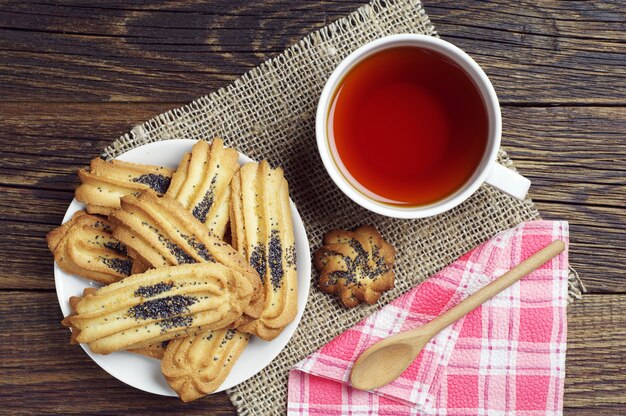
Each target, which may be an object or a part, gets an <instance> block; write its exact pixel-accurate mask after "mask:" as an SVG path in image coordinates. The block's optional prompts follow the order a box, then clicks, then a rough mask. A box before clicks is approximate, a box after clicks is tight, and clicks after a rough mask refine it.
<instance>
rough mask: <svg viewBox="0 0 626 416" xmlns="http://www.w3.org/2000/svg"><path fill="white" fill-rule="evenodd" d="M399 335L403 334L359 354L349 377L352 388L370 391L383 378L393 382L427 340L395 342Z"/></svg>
mask: <svg viewBox="0 0 626 416" xmlns="http://www.w3.org/2000/svg"><path fill="white" fill-rule="evenodd" d="M401 335H404V334H398V335H395V336H393V337H390V338H387V339H385V340H384V343H383V342H381V343H379V344H380V345H379V344H377V346H378V347H379V348H376V349H374V348H370V349H368V350H367V351H366V352H365V353H363V354H361V356H360V357H359V359H358V360H357V361H356V363H355V364H354V367H353V369H352V373H351V375H350V381H351V383H352V385H353V386H354V387H356V388H357V389H359V390H372V389H375V388H376V387H377V385H378V383H380V380H382V379H383V378H384V379H386V380H387V379H388V380H389V381H388V382H391V381H393V380H395V379H396V378H398V377H399V376H400V374H402V373H403V372H404V370H406V369H407V368H408V367H409V365H411V363H412V362H413V358H414V357H417V355H419V353H420V351H421V350H422V348H424V346H425V345H426V344H427V343H428V339H425V340H423V342H419V341H418V342H415V343H411V342H401V341H398V340H396V337H399V336H401ZM385 384H386V383H385Z"/></svg>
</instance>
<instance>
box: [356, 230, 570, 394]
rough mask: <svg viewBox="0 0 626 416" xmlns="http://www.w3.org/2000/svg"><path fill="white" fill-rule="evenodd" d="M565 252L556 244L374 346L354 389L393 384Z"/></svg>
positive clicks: (365, 356) (360, 365)
mask: <svg viewBox="0 0 626 416" xmlns="http://www.w3.org/2000/svg"><path fill="white" fill-rule="evenodd" d="M563 250H565V243H563V241H560V240H557V241H554V242H552V243H550V244H549V245H548V246H546V247H545V248H543V249H541V250H539V251H538V252H537V253H535V254H533V255H532V256H530V257H529V258H527V259H526V260H524V261H523V262H521V263H520V264H518V265H517V266H515V267H514V268H513V269H511V270H509V271H508V272H506V273H505V274H503V275H502V276H500V277H499V278H498V279H496V280H494V281H493V282H491V283H489V284H488V285H487V286H485V287H483V288H482V289H480V290H479V291H477V292H476V293H473V294H472V295H470V296H468V297H467V298H466V299H465V300H463V301H462V302H460V303H459V304H457V305H456V306H454V307H453V308H451V309H449V310H448V311H447V312H445V313H443V314H442V315H439V316H438V317H437V318H435V319H433V320H432V321H430V322H428V323H427V324H424V325H422V326H420V327H418V328H414V329H411V330H409V331H406V332H401V333H399V334H396V335H393V336H391V337H389V338H386V339H384V340H382V341H379V342H377V343H376V344H374V345H372V346H371V347H370V348H368V349H367V350H366V351H365V352H364V353H363V354H361V356H360V357H359V359H358V360H356V362H355V363H354V366H353V367H352V372H351V374H350V382H351V383H352V386H353V387H355V388H357V389H360V390H373V389H376V388H378V387H382V386H384V385H386V384H388V383H391V382H392V381H393V380H395V379H396V378H398V376H400V374H402V373H403V372H404V370H406V369H407V367H408V366H409V365H410V364H411V363H412V362H413V360H415V358H416V357H417V356H418V355H419V353H420V352H421V351H422V348H424V346H425V345H426V344H427V343H428V341H430V340H431V339H432V338H433V337H434V336H435V335H437V334H438V333H439V332H441V331H442V330H443V329H445V328H446V327H447V326H448V325H451V324H452V323H454V322H456V321H457V320H458V319H459V318H461V317H463V316H465V315H467V314H468V313H470V312H471V311H473V310H474V309H476V308H477V307H479V306H480V305H482V304H483V303H485V302H486V301H488V300H489V299H491V298H492V297H494V296H495V295H497V294H498V293H500V292H502V291H503V290H504V289H506V288H507V287H509V286H511V285H512V284H513V283H515V282H517V281H518V280H520V279H521V278H522V277H524V276H526V275H527V274H528V273H530V272H532V271H533V270H535V269H536V268H538V267H539V266H541V265H542V264H544V263H546V262H547V261H548V260H550V259H552V258H554V257H556V256H557V255H559V254H560V253H561V252H562V251H563Z"/></svg>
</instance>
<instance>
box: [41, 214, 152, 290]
mask: <svg viewBox="0 0 626 416" xmlns="http://www.w3.org/2000/svg"><path fill="white" fill-rule="evenodd" d="M111 227H112V225H111V223H110V222H109V221H107V220H106V219H104V218H102V217H99V216H96V215H90V214H87V213H86V212H85V211H78V212H77V213H76V214H75V215H74V217H72V219H71V220H69V221H67V222H66V223H65V224H63V225H61V226H59V227H57V228H55V229H54V230H52V231H50V232H49V233H48V235H47V236H46V240H47V242H48V248H49V249H50V251H51V252H52V254H54V259H55V261H56V262H57V264H58V265H59V267H60V268H61V269H63V270H64V271H65V272H67V273H71V274H75V275H78V276H81V277H84V278H86V279H90V280H94V281H96V282H100V283H104V284H108V283H112V282H116V281H118V280H121V279H123V278H125V277H127V276H129V275H131V274H134V273H141V272H143V271H145V270H146V269H147V267H148V266H146V265H145V264H144V263H142V262H141V261H140V260H135V259H132V258H131V257H130V256H129V255H128V251H127V247H126V246H125V245H124V244H123V243H121V242H120V241H119V240H118V239H116V238H114V237H113V235H111V231H112V230H111Z"/></svg>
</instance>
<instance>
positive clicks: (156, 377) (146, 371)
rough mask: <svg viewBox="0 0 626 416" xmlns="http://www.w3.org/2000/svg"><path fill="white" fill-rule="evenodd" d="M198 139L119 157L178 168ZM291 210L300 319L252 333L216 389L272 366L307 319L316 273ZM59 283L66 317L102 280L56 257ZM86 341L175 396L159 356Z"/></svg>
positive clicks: (154, 389) (115, 371) (77, 205)
mask: <svg viewBox="0 0 626 416" xmlns="http://www.w3.org/2000/svg"><path fill="white" fill-rule="evenodd" d="M194 143H196V140H166V141H161V142H156V143H149V144H146V145H143V146H140V147H137V148H135V149H133V150H130V151H128V152H126V153H124V154H123V155H121V156H120V157H119V158H118V159H120V160H124V161H128V162H136V163H145V164H152V165H160V166H167V167H170V168H176V167H177V166H178V162H179V161H180V160H181V158H182V157H183V154H184V153H186V152H190V151H191V147H192V146H193V145H194ZM251 161H252V160H251V159H250V158H248V157H247V156H244V155H242V154H241V153H240V154H239V163H240V164H243V163H246V162H251ZM83 208H84V205H83V204H82V203H81V202H78V201H77V200H75V199H74V200H73V201H72V203H71V204H70V206H69V208H68V209H67V212H66V213H65V217H64V218H63V222H66V221H68V220H69V219H70V218H71V217H72V215H74V213H75V212H76V211H78V210H81V209H83ZM291 213H292V216H293V223H294V224H293V225H294V234H295V242H296V254H297V257H298V314H297V315H296V319H295V320H294V321H293V322H292V323H290V324H289V325H287V327H286V328H285V329H284V330H283V332H282V333H281V334H280V335H279V336H278V337H277V338H276V339H274V340H272V341H270V342H267V341H263V340H261V339H259V338H256V337H252V338H251V339H250V343H249V344H248V346H247V347H246V349H245V350H244V351H243V353H242V354H241V356H240V357H239V359H238V360H237V362H236V363H235V365H234V366H233V369H232V371H231V372H230V374H229V375H228V377H226V380H224V382H223V383H222V385H221V386H220V388H218V389H217V390H216V391H215V392H219V391H222V390H225V389H228V388H231V387H233V386H235V385H237V384H239V383H241V382H243V381H245V380H247V379H249V378H250V377H252V376H253V375H255V374H256V373H258V372H259V371H261V370H262V369H263V368H264V367H265V366H267V365H268V364H269V363H270V362H271V361H272V360H273V359H274V358H275V357H276V356H277V355H278V353H280V351H281V350H282V349H283V348H284V347H285V345H287V342H289V339H290V338H291V336H292V335H293V333H294V332H295V330H296V327H297V326H298V322H300V319H301V318H302V313H303V312H304V306H305V305H306V300H307V297H308V295H309V286H310V276H311V263H310V257H309V242H308V239H307V237H306V232H305V230H304V225H303V224H302V219H301V218H300V214H299V213H298V210H297V209H296V206H295V205H294V204H293V202H292V203H291ZM54 283H55V285H56V290H57V296H58V298H59V304H60V305H61V310H62V311H63V315H64V316H67V315H69V314H70V305H69V302H68V300H69V298H70V296H73V295H81V294H82V293H83V289H84V288H86V287H92V286H98V284H97V283H92V282H90V281H88V280H85V279H83V278H80V277H78V276H75V275H72V274H68V273H65V272H64V271H63V270H61V269H60V268H59V266H58V265H57V264H56V262H55V264H54ZM81 346H82V347H83V350H85V352H86V353H87V355H89V356H90V357H91V359H92V360H94V361H95V362H96V364H98V365H99V366H100V367H102V369H104V371H106V372H107V373H109V374H111V375H112V376H113V377H115V378H117V379H118V380H120V381H123V382H124V383H126V384H128V385H130V386H133V387H135V388H137V389H139V390H143V391H147V392H149V393H154V394H160V395H163V396H176V393H175V392H174V391H173V390H172V389H171V388H170V386H169V385H168V384H167V382H166V381H165V378H164V377H163V374H161V367H160V361H158V360H155V359H152V358H148V357H144V356H142V355H138V354H133V353H130V352H125V351H121V352H116V353H113V354H109V355H99V354H94V353H92V352H91V351H90V350H89V347H87V346H86V345H84V344H81Z"/></svg>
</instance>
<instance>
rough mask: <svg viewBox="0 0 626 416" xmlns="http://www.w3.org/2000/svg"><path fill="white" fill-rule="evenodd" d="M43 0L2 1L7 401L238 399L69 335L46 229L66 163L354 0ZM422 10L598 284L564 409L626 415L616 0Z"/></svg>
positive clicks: (621, 26)
mask: <svg viewBox="0 0 626 416" xmlns="http://www.w3.org/2000/svg"><path fill="white" fill-rule="evenodd" d="M45 3H46V2H33V3H31V4H28V2H8V3H7V2H6V1H5V2H2V6H1V7H0V143H1V147H0V151H1V154H2V156H1V164H0V217H1V224H2V237H1V239H0V245H1V246H0V247H1V248H0V264H1V265H2V271H1V272H0V296H1V302H0V322H1V324H0V325H2V331H1V332H0V339H1V340H2V344H1V350H0V351H1V352H0V369H1V374H2V377H0V403H1V405H0V413H15V414H25V413H58V414H68V413H81V414H87V413H100V414H112V413H130V412H133V413H144V412H146V413H147V412H151V411H153V412H155V413H156V412H159V413H160V414H171V413H173V412H175V411H185V412H186V413H185V414H223V415H225V414H233V413H234V410H233V407H232V406H231V404H230V402H229V400H228V397H227V396H226V395H225V394H217V395H214V396H211V397H209V398H205V399H203V400H198V401H197V402H195V403H192V404H188V405H183V404H181V403H180V402H179V401H178V400H176V399H170V398H162V397H157V396H152V395H149V394H145V393H142V392H139V391H137V390H134V389H132V388H130V387H127V386H125V385H123V384H122V383H121V382H118V381H116V380H115V379H113V378H112V377H111V376H109V375H108V374H107V373H105V372H104V371H103V370H101V369H100V368H99V367H98V366H96V365H95V364H94V363H93V362H92V361H91V360H90V359H89V358H88V357H87V356H86V355H85V354H84V353H83V352H82V351H80V349H79V348H77V347H73V346H70V345H68V337H69V336H68V332H67V330H66V329H65V328H62V327H61V325H60V324H59V321H60V320H61V318H62V316H61V312H60V310H59V307H58V304H57V299H56V294H55V292H54V283H53V272H52V258H51V255H50V253H48V250H47V248H46V245H45V241H44V236H45V234H46V233H47V232H48V231H49V230H50V229H52V228H53V227H54V226H56V225H58V224H59V223H60V221H61V218H62V217H63V214H64V212H65V209H66V208H67V205H68V203H69V202H70V200H71V199H72V191H73V188H74V187H75V186H76V183H77V179H76V175H75V174H74V172H75V171H76V170H77V169H78V168H79V167H82V166H84V165H86V164H87V162H88V161H89V159H91V158H92V157H94V156H95V155H97V154H99V152H100V150H101V149H102V148H103V147H104V146H106V145H107V144H109V143H110V142H111V141H112V140H114V139H115V138H117V137H118V136H120V135H121V134H123V133H125V132H127V131H128V130H129V129H130V128H131V127H132V126H134V125H136V124H138V123H140V122H142V121H144V120H147V119H148V118H150V117H152V116H154V115H156V114H158V113H161V112H163V111H166V110H168V109H170V108H173V107H177V106H180V105H182V104H185V103H187V102H189V101H191V100H192V99H194V98H196V97H198V96H200V95H204V94H206V93H209V92H211V91H214V90H216V89H217V88H220V87H222V86H224V85H226V84H228V83H229V82H230V81H232V80H234V79H235V78H237V77H238V76H240V75H241V74H243V73H244V72H245V71H247V70H249V69H250V68H253V67H254V66H256V65H258V64H259V63H261V62H263V61H264V60H265V59H267V58H270V57H272V56H275V55H277V54H278V53H279V52H280V51H282V50H283V49H284V48H285V47H287V46H289V45H291V44H293V43H295V42H296V41H297V40H298V39H300V38H302V37H303V36H305V35H306V34H307V33H309V32H311V31H312V30H315V29H317V28H319V27H321V26H323V25H325V24H327V23H329V22H331V21H333V20H335V19H337V18H339V17H342V16H344V15H346V14H348V13H349V12H350V11H352V10H354V9H355V8H356V7H357V6H359V5H360V4H361V3H362V2H360V1H338V0H334V1H327V2H321V3H318V2H298V1H280V0H276V1H274V0H265V1H262V2H248V1H244V0H217V1H213V2H206V3H205V2H185V3H188V4H171V3H167V2H163V4H156V2H145V4H144V2H141V1H136V0H130V1H129V0H125V1H112V2H107V4H105V5H101V6H93V5H92V3H91V2H89V1H84V0H83V1H81V0H73V1H67V2H50V4H45ZM55 3H59V4H55ZM60 3H63V5H60ZM426 11H427V12H428V13H429V14H430V16H431V18H432V21H433V23H434V24H435V25H436V27H437V29H438V31H439V33H440V34H441V35H442V37H443V38H445V39H447V40H449V41H451V42H453V43H455V44H457V45H458V46H460V47H461V48H463V49H465V50H466V51H467V52H469V53H470V54H471V55H472V56H473V57H474V58H475V59H476V60H477V61H478V63H479V64H481V65H482V66H483V68H484V69H485V71H486V72H487V74H488V75H489V77H490V78H491V80H492V81H493V83H494V85H495V88H496V91H497V92H498V95H499V96H500V99H501V103H502V107H503V108H502V111H503V117H504V138H503V144H504V146H505V147H506V149H507V150H508V151H509V153H510V155H511V157H512V158H513V159H514V160H515V161H516V162H517V166H518V167H519V169H520V171H521V172H522V173H524V174H525V175H526V176H528V177H529V178H530V179H531V180H532V181H533V187H532V188H531V192H530V195H531V196H532V198H533V199H534V200H535V202H536V203H537V205H538V206H539V209H540V210H541V212H542V214H543V215H544V217H545V218H551V219H566V220H569V221H570V224H571V238H572V249H571V263H572V264H573V266H574V267H575V268H576V269H577V270H578V272H579V273H580V275H581V276H582V278H583V280H584V282H585V284H586V286H587V289H588V291H589V293H588V294H587V295H586V296H585V297H584V299H583V300H582V301H578V302H576V303H575V304H574V305H572V306H571V308H570V311H569V347H568V355H567V379H566V386H565V408H566V409H565V413H566V414H580V415H587V414H590V413H591V412H594V413H595V414H625V413H626V391H625V389H626V387H625V386H626V359H625V356H626V274H625V272H624V268H625V267H626V249H625V247H626V211H625V207H626V186H625V183H626V180H625V177H626V30H625V29H626V27H625V22H626V8H625V7H624V3H623V2H621V1H620V0H610V1H606V0H605V1H601V2H586V1H584V2H579V1H576V2H566V1H560V2H555V1H550V0H539V1H533V2H530V1H521V2H520V1H517V0H508V1H486V2H480V3H479V2H474V1H469V0H467V1H456V0H454V1H453V0H448V1H445V0H430V1H427V4H426Z"/></svg>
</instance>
